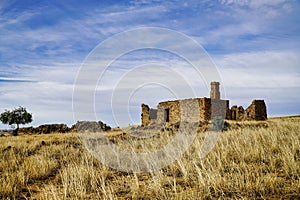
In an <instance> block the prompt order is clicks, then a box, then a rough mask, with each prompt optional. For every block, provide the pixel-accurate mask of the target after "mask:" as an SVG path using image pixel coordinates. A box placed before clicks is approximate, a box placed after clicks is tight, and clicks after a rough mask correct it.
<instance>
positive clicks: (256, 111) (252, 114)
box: [245, 100, 268, 120]
mask: <svg viewBox="0 0 300 200" xmlns="http://www.w3.org/2000/svg"><path fill="white" fill-rule="evenodd" d="M245 118H246V119H247V120H267V119H268V117H267V107H266V104H265V101H264V100H253V101H252V103H251V105H250V106H249V107H248V108H247V109H246V112H245Z"/></svg>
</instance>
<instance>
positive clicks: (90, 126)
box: [19, 121, 111, 134]
mask: <svg viewBox="0 0 300 200" xmlns="http://www.w3.org/2000/svg"><path fill="white" fill-rule="evenodd" d="M110 130H111V127H110V126H108V125H107V124H105V123H103V122H101V121H98V122H96V121H78V122H76V124H74V125H72V126H71V128H69V127H68V126H67V125H66V124H44V125H40V126H38V127H36V128H34V127H32V126H30V127H24V128H19V133H24V134H31V133H33V134H48V133H69V132H86V131H88V132H102V131H110Z"/></svg>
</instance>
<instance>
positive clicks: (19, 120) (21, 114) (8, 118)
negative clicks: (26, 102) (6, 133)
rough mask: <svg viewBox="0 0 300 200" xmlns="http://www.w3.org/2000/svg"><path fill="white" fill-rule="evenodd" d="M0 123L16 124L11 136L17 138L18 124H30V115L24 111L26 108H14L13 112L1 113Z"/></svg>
mask: <svg viewBox="0 0 300 200" xmlns="http://www.w3.org/2000/svg"><path fill="white" fill-rule="evenodd" d="M0 121H1V122H2V123H3V124H8V125H12V124H16V125H17V128H16V129H15V130H14V131H13V135H14V136H17V135H18V130H19V124H27V123H30V122H32V114H31V113H28V112H27V111H26V108H24V107H21V106H20V107H19V108H15V109H14V110H12V111H10V110H5V112H3V113H1V115H0Z"/></svg>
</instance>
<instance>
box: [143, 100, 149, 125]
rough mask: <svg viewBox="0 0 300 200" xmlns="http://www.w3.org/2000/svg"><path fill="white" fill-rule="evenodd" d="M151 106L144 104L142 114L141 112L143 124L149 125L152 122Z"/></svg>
mask: <svg viewBox="0 0 300 200" xmlns="http://www.w3.org/2000/svg"><path fill="white" fill-rule="evenodd" d="M149 110H150V108H149V106H148V105H146V104H142V114H141V118H142V126H147V125H149V124H150V122H151V121H150V115H149Z"/></svg>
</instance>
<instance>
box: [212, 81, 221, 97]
mask: <svg viewBox="0 0 300 200" xmlns="http://www.w3.org/2000/svg"><path fill="white" fill-rule="evenodd" d="M219 85H220V83H219V82H211V83H210V98H211V99H218V100H220V88H219Z"/></svg>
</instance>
